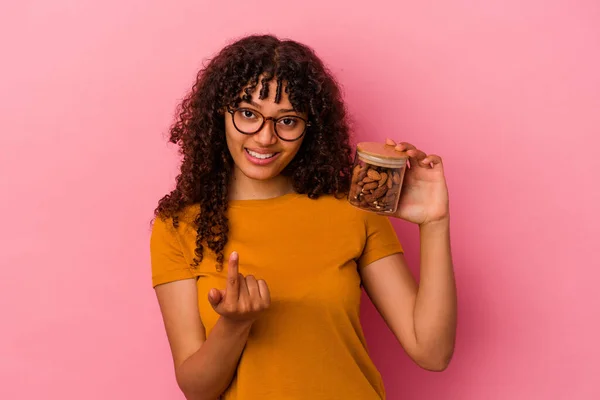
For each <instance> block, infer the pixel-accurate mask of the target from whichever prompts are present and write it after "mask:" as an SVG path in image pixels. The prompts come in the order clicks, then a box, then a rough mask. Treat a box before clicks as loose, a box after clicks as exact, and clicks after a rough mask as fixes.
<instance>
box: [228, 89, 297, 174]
mask: <svg viewBox="0 0 600 400" xmlns="http://www.w3.org/2000/svg"><path fill="white" fill-rule="evenodd" d="M260 86H261V85H257V88H256V89H255V90H254V92H252V102H251V103H247V102H245V101H242V102H241V103H240V104H239V106H238V108H240V109H243V111H238V112H237V113H236V116H235V121H236V123H235V125H234V115H233V114H232V113H230V112H225V135H226V138H227V147H228V148H229V152H230V153H231V156H232V158H233V161H234V162H235V166H236V167H237V168H238V169H239V170H240V171H241V172H242V173H243V174H244V175H245V176H247V177H248V178H250V179H255V180H269V179H271V178H274V177H276V176H278V175H279V174H280V173H281V171H283V169H284V168H285V167H286V166H287V165H288V164H289V163H290V161H291V160H292V159H293V158H294V156H295V155H296V153H297V152H298V150H299V149H300V146H301V145H302V141H303V139H304V136H302V137H301V138H300V139H298V140H295V141H284V140H281V139H280V138H279V137H277V135H276V134H275V126H274V124H275V121H273V120H271V119H269V120H265V122H264V124H263V126H262V128H260V130H259V131H258V132H257V133H255V134H251V135H248V134H243V133H241V132H240V131H238V129H237V128H236V125H237V127H238V128H240V129H242V130H245V131H246V132H251V131H254V130H256V128H257V127H259V126H260V123H261V117H260V115H262V116H264V118H269V117H273V118H275V119H279V121H278V122H277V132H279V134H280V136H283V137H284V138H288V139H289V138H293V137H294V136H297V135H296V134H295V132H297V131H298V130H297V129H298V127H299V125H302V124H303V121H301V120H298V119H295V118H294V117H302V118H304V119H306V114H302V113H297V112H295V111H294V110H293V107H292V104H291V103H290V101H289V98H288V95H287V93H285V86H284V87H283V88H282V89H281V99H280V101H279V103H275V94H276V89H277V82H276V81H275V80H272V81H271V82H270V83H269V96H268V98H265V99H263V100H261V99H259V98H258V94H259V91H260ZM282 117H289V118H282ZM295 126H296V128H294V127H295Z"/></svg>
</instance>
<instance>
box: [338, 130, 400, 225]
mask: <svg viewBox="0 0 600 400" xmlns="http://www.w3.org/2000/svg"><path fill="white" fill-rule="evenodd" d="M407 160H408V155H407V154H406V153H405V152H402V151H396V150H394V146H390V145H386V144H384V143H377V142H362V143H359V144H358V145H357V146H356V154H355V155H354V166H353V169H352V184H351V185H350V193H348V201H349V202H350V204H352V205H353V206H355V207H358V208H361V209H363V210H367V211H373V212H378V213H389V214H392V213H395V212H396V210H397V208H398V200H399V199H400V189H401V188H402V182H403V180H404V173H405V171H406V161H407Z"/></svg>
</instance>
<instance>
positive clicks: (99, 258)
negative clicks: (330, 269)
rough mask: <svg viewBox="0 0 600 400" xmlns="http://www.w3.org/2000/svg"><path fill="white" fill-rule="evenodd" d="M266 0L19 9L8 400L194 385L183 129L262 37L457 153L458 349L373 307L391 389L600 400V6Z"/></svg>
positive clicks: (5, 238)
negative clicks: (215, 60)
mask: <svg viewBox="0 0 600 400" xmlns="http://www.w3.org/2000/svg"><path fill="white" fill-rule="evenodd" d="M253 3H255V2H248V1H244V2H237V1H227V2H225V1H223V2H217V1H204V2H199V1H177V2H167V1H162V2H159V1H148V0H144V1H142V0H127V1H123V0H119V1H117V0H104V1H96V2H92V1H82V0H56V1H52V2H49V1H39V0H37V1H35V0H32V1H21V2H3V4H2V5H1V6H0V16H2V21H0V22H1V23H0V38H1V39H0V49H2V50H1V51H2V63H1V66H0V68H1V73H0V93H1V98H0V124H1V125H0V126H1V129H2V133H1V136H0V152H1V157H0V185H1V191H2V197H1V200H0V202H1V203H0V206H1V210H2V225H1V229H0V239H1V240H0V243H1V246H2V258H1V263H2V279H0V307H1V314H0V315H1V318H2V329H0V380H1V382H0V383H1V384H0V398H2V399H50V400H54V399H69V400H70V399H86V400H94V399H117V400H118V399H146V400H150V399H182V398H183V397H182V396H181V395H180V394H179V391H178V389H177V387H176V384H175V380H174V377H173V372H172V367H171V359H170V353H169V349H168V345H167V341H166V338H165V334H164V330H163V326H162V321H161V319H160V315H159V311H158V307H157V304H156V300H155V297H154V293H153V291H152V289H151V286H150V270H149V255H148V236H149V221H150V218H151V213H152V210H153V208H154V207H155V205H156V201H157V200H158V198H159V197H160V196H162V195H163V194H164V193H165V192H166V191H167V190H169V189H170V188H171V186H172V184H173V178H174V176H175V174H176V153H175V150H174V148H172V147H169V146H167V145H166V144H165V141H166V139H165V133H166V131H167V128H168V126H169V124H170V123H171V121H172V116H173V112H174V109H175V106H176V104H177V101H178V99H180V98H181V97H182V96H183V94H184V93H185V91H186V90H187V89H188V88H189V87H190V85H191V83H192V81H193V78H194V75H195V73H196V71H197V69H198V68H199V66H200V65H201V63H202V60H203V59H204V58H206V57H208V56H210V55H211V54H212V53H213V52H215V51H217V50H218V49H219V48H220V47H221V46H223V45H224V44H225V43H226V42H227V41H228V40H229V39H230V38H234V37H238V36H240V35H243V34H245V33H252V32H272V33H276V34H279V35H281V36H284V37H292V38H295V39H297V40H300V41H302V42H305V43H307V44H309V45H311V46H313V47H314V48H315V49H316V50H317V52H318V53H319V54H320V55H321V56H322V58H323V59H324V60H325V61H326V63H327V64H328V65H329V66H330V68H331V70H332V71H333V72H334V74H335V75H336V76H337V77H338V78H339V80H340V81H341V83H342V84H343V86H344V90H345V93H346V98H347V101H348V105H349V109H350V111H351V113H352V115H353V116H354V118H355V123H356V128H355V132H356V139H358V140H363V139H370V140H383V139H384V138H385V137H386V136H392V137H394V138H397V139H401V140H407V141H410V142H413V143H415V144H416V145H418V146H419V147H421V148H423V149H424V150H426V151H428V152H433V153H439V154H441V155H442V156H443V157H444V160H445V165H446V170H447V178H448V181H449V186H450V190H451V202H452V205H451V207H452V216H453V219H452V234H453V249H454V258H455V264H456V273H457V279H458V285H459V290H460V301H459V303H460V326H459V332H458V343H457V348H456V355H455V358H454V360H453V362H452V364H451V366H450V368H449V369H448V370H447V371H445V372H443V373H441V374H436V373H428V372H425V371H422V370H420V369H418V368H417V367H416V366H414V365H413V364H412V363H411V362H410V361H409V360H408V359H407V357H406V356H405V355H404V353H403V352H402V351H401V349H400V347H399V345H397V343H395V341H394V339H393V338H392V336H391V334H390V333H389V331H388V330H387V329H386V328H385V326H384V324H383V322H382V321H381V319H380V317H379V316H378V315H377V314H376V313H375V312H374V311H373V309H372V307H371V306H370V304H365V307H364V323H365V330H366V332H367V335H368V339H369V343H370V347H371V350H372V355H373V357H374V359H375V361H376V363H377V365H378V366H379V368H380V369H381V371H382V373H383V376H384V379H385V383H386V387H387V390H388V395H389V398H390V399H392V400H393V399H420V400H421V399H461V400H465V399H467V400H471V399H473V400H475V399H476V400H480V399H503V400H504V399H513V400H514V399H598V398H600V388H599V384H598V379H597V378H598V373H599V372H600V368H599V367H598V360H600V349H599V346H598V342H597V341H598V338H599V337H600V330H599V324H600V322H599V320H598V317H599V315H600V301H599V297H598V291H599V290H598V282H599V279H600V273H599V272H598V271H599V268H598V267H600V263H599V262H598V239H599V238H600V232H599V226H600V221H599V220H600V218H599V217H600V213H599V211H598V205H599V204H600V196H599V191H598V184H599V182H600V179H599V177H598V174H597V170H598V168H599V167H600V163H599V160H598V157H597V154H598V150H597V148H596V147H595V146H598V145H600V139H599V137H600V136H599V134H600V132H599V131H600V73H599V71H600V50H599V49H600V3H598V1H597V0H589V1H584V0H580V1H567V0H561V1H559V0H556V1H552V0H550V1H542V0H538V1H534V0H527V1H524V0H509V1H507V0H493V1H480V2H478V1H467V0H463V1H459V0H456V1H445V2H442V1H439V2H428V1H423V2H415V1H395V2H391V1H390V2H388V3H383V2H376V1H370V2H366V3H365V4H363V5H351V4H350V2H344V1H340V0H338V1H329V2H324V1H322V0H320V1H313V0H310V1H302V2H298V3H285V2H283V1H278V2H275V1H263V2H261V4H260V6H257V5H253ZM396 227H397V229H398V233H399V235H400V237H401V239H402V241H403V243H404V244H405V247H406V249H407V252H408V258H409V260H410V261H411V262H412V263H413V265H415V267H416V265H417V262H418V258H417V255H416V254H417V252H418V246H417V244H418V243H417V235H416V234H417V230H416V228H415V227H413V226H408V225H405V224H403V223H396ZM415 269H416V268H415Z"/></svg>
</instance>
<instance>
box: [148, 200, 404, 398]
mask: <svg viewBox="0 0 600 400" xmlns="http://www.w3.org/2000/svg"><path fill="white" fill-rule="evenodd" d="M198 210H199V208H198V207H190V208H188V209H187V210H186V211H185V212H184V213H183V214H182V217H181V218H180V225H179V227H178V228H177V229H174V228H173V226H172V223H171V221H170V220H167V221H165V222H163V221H162V220H161V219H160V218H157V219H156V222H155V224H154V228H153V232H152V239H151V255H152V284H153V286H156V285H159V284H161V283H166V282H170V281H175V280H179V279H187V278H197V286H198V297H199V304H198V305H199V310H200V316H201V319H202V322H203V324H204V326H205V328H206V333H207V335H210V332H211V329H212V328H213V326H214V325H215V323H216V321H217V319H218V317H219V316H218V314H217V313H216V312H215V311H214V310H213V308H212V307H211V305H210V304H209V302H208V298H207V295H208V291H209V290H210V289H211V288H213V287H214V288H218V289H224V288H225V283H226V282H225V280H226V276H227V263H226V262H225V264H224V266H223V271H222V272H217V271H216V268H215V256H214V254H213V253H212V252H211V251H209V250H207V249H205V252H204V260H203V262H202V263H201V264H200V265H199V266H198V267H196V268H193V267H190V264H191V263H192V259H193V254H194V249H195V247H196V245H195V237H196V231H195V229H194V228H193V226H192V223H191V221H192V220H193V217H194V215H195V213H197V212H198ZM228 216H229V223H230V232H229V242H228V244H227V246H226V248H225V260H227V258H228V256H229V254H230V253H231V252H232V251H234V250H235V251H237V252H238V253H239V257H240V258H239V270H240V272H241V273H242V274H244V275H249V274H252V275H254V276H255V277H256V278H257V279H264V280H265V281H266V282H267V284H268V286H269V289H270V291H271V307H270V308H269V309H267V310H266V311H265V312H264V314H263V315H262V316H261V318H260V319H259V320H258V321H256V322H255V324H254V325H253V326H252V330H251V332H250V336H249V338H248V342H247V344H246V347H245V349H244V352H243V353H242V356H241V359H240V362H239V366H238V368H237V373H236V375H235V377H234V379H233V381H232V383H231V385H230V387H229V389H228V390H227V391H226V392H225V394H224V396H223V397H224V398H225V399H235V400H247V399H250V400H258V399H260V400H264V399H276V400H287V399H290V400H296V399H298V400H307V399H310V400H319V399H327V400H331V399H343V400H352V399H357V400H359V399H360V400H369V399H380V398H385V392H384V387H383V383H382V380H381V376H380V374H379V372H378V371H377V369H376V367H375V365H374V364H373V362H372V361H371V359H370V357H369V355H368V353H367V348H366V343H365V338H364V336H363V331H362V328H361V325H360V321H359V310H360V299H361V280H360V275H359V270H360V268H363V267H364V266H366V265H368V264H369V263H371V262H373V261H375V260H377V259H380V258H382V257H385V256H388V255H391V254H394V253H398V252H402V247H401V245H400V243H399V242H398V239H397V237H396V233H395V232H394V230H393V227H392V225H391V223H390V222H389V220H388V219H387V217H383V216H380V215H377V214H374V213H369V212H366V211H362V210H359V209H357V208H354V207H352V206H351V205H350V204H349V203H348V202H347V201H346V200H344V199H336V198H334V197H333V196H323V197H320V198H319V199H317V200H311V199H309V198H308V197H307V196H305V195H299V194H295V193H294V194H288V195H285V196H281V197H277V198H274V199H265V200H235V201H231V202H230V207H229V211H228Z"/></svg>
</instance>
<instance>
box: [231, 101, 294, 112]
mask: <svg viewBox="0 0 600 400" xmlns="http://www.w3.org/2000/svg"><path fill="white" fill-rule="evenodd" d="M242 103H246V104H250V105H251V106H254V107H256V108H262V107H261V105H260V104H258V103H256V102H254V101H252V100H250V101H246V100H242ZM277 112H278V113H286V112H295V113H297V111H296V110H294V109H293V108H281V109H279V110H278V111H277Z"/></svg>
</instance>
